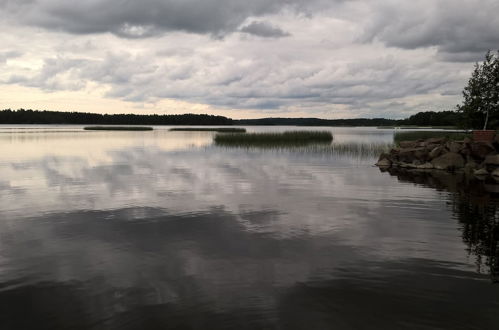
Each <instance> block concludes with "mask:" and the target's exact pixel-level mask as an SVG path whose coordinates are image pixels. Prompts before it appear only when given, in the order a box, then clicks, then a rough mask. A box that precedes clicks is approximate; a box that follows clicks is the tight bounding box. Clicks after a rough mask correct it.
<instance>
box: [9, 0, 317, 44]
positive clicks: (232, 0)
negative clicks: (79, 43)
mask: <svg viewBox="0 0 499 330" xmlns="http://www.w3.org/2000/svg"><path fill="white" fill-rule="evenodd" d="M315 2H318V1H316V0H314V1H305V0H253V1H246V0H205V1H197V0H144V1H140V2H137V1H124V0H111V1H109V0H107V1H103V0H101V1H80V2H68V1H64V0H39V1H34V0H24V1H21V2H17V1H16V2H14V1H9V0H4V1H1V2H0V9H3V11H4V12H5V13H6V17H9V16H10V17H13V18H14V20H15V19H19V18H22V20H23V22H24V23H28V24H31V25H35V26H41V27H44V28H47V29H51V30H61V31H66V32H70V33H75V34H90V33H105V32H111V33H113V34H115V35H118V36H120V37H125V38H143V37H150V36H153V35H157V34H159V33H161V32H164V31H185V32H192V33H201V34H211V35H214V36H223V35H225V34H227V33H231V32H234V31H236V30H237V29H238V27H239V26H240V25H241V24H243V23H244V21H245V20H246V19H247V18H249V17H257V16H262V15H269V14H275V13H277V12H279V11H281V10H283V9H292V10H297V11H301V12H304V11H306V9H307V7H309V6H310V5H311V4H313V3H315ZM266 28H267V30H268V26H267V27H266ZM260 29H262V27H260ZM267 33H268V31H267Z"/></svg>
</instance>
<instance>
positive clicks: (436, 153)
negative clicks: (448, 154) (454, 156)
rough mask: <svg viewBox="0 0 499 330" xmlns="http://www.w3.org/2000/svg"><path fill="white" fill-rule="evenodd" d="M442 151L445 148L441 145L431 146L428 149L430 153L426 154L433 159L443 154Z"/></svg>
mask: <svg viewBox="0 0 499 330" xmlns="http://www.w3.org/2000/svg"><path fill="white" fill-rule="evenodd" d="M444 151H445V148H444V147H442V146H439V147H436V148H433V149H432V150H431V151H430V153H429V154H428V156H429V157H430V159H435V158H437V157H438V156H440V155H441V154H443V153H444Z"/></svg>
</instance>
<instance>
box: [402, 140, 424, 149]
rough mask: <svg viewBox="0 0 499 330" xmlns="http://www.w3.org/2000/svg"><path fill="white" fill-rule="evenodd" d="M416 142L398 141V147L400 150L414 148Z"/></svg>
mask: <svg viewBox="0 0 499 330" xmlns="http://www.w3.org/2000/svg"><path fill="white" fill-rule="evenodd" d="M418 143H419V142H418V141H400V143H399V146H400V147H401V148H403V149H404V148H414V147H416V146H417V145H418Z"/></svg>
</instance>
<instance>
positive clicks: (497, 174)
mask: <svg viewBox="0 0 499 330" xmlns="http://www.w3.org/2000/svg"><path fill="white" fill-rule="evenodd" d="M490 175H492V176H493V177H494V178H499V168H496V169H495V170H493V171H492V173H490Z"/></svg>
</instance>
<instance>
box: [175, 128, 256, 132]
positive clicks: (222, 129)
mask: <svg viewBox="0 0 499 330" xmlns="http://www.w3.org/2000/svg"><path fill="white" fill-rule="evenodd" d="M170 131H172V132H218V133H246V129H245V128H237V127H177V128H171V129H170Z"/></svg>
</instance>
